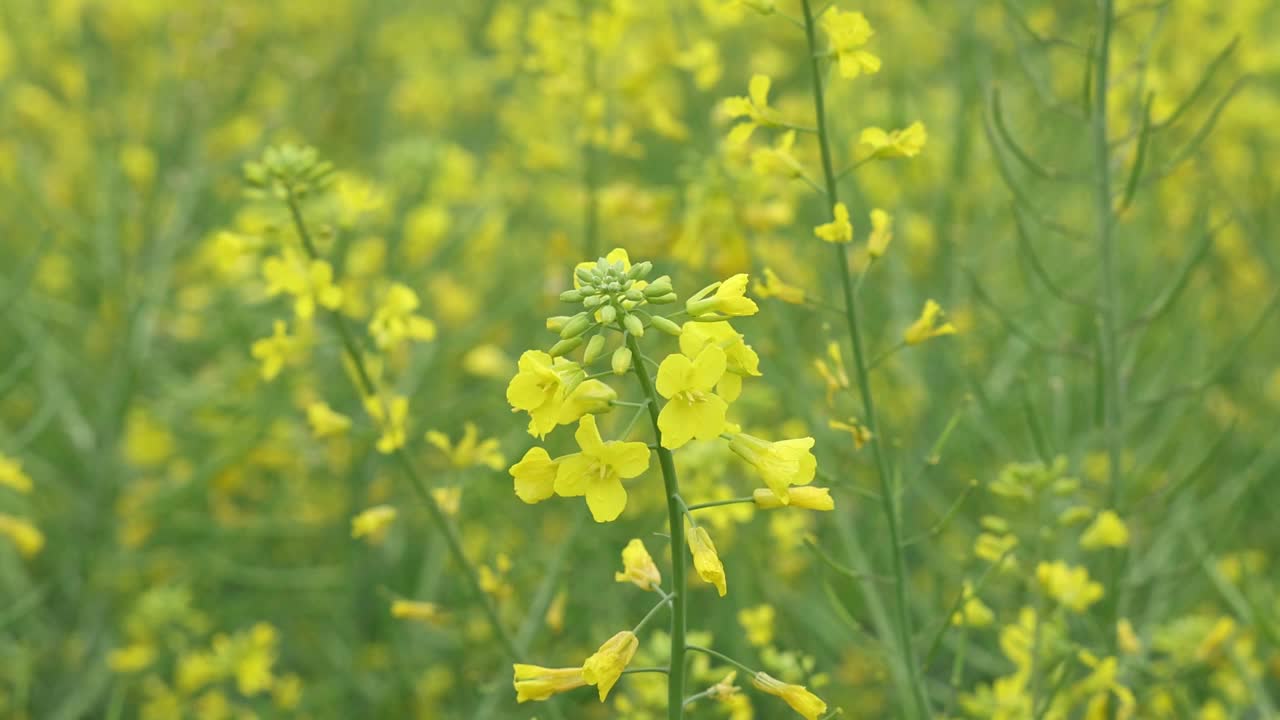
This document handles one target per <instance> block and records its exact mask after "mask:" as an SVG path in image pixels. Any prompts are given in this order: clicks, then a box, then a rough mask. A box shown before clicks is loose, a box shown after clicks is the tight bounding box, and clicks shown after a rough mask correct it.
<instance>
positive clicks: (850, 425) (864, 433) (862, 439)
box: [827, 418, 872, 450]
mask: <svg viewBox="0 0 1280 720" xmlns="http://www.w3.org/2000/svg"><path fill="white" fill-rule="evenodd" d="M827 427H829V428H831V429H832V430H840V431H842V432H847V433H849V436H850V437H852V438H853V449H854V450H861V449H862V448H863V446H865V445H866V444H867V443H869V442H871V437H872V436H871V431H870V430H868V429H867V426H866V425H863V424H862V423H860V422H858V421H857V419H856V418H849V422H844V421H841V420H828V421H827Z"/></svg>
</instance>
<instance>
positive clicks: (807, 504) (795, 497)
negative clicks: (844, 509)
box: [751, 485, 836, 510]
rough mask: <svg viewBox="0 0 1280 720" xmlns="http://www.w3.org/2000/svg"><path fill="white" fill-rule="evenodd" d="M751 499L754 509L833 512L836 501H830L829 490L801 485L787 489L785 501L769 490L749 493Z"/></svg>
mask: <svg viewBox="0 0 1280 720" xmlns="http://www.w3.org/2000/svg"><path fill="white" fill-rule="evenodd" d="M751 499H752V500H754V501H755V504H756V507H758V508H760V509H762V510H773V509H775V508H780V507H793V508H800V509H802V510H835V509H836V501H835V500H832V499H831V489H830V488H824V487H814V486H812V485H802V486H800V487H789V488H787V492H786V499H785V501H784V500H783V499H782V498H779V497H778V496H777V495H776V494H775V493H774V492H773V490H772V489H770V488H756V489H755V490H753V491H751Z"/></svg>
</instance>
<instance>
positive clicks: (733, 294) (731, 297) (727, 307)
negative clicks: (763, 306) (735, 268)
mask: <svg viewBox="0 0 1280 720" xmlns="http://www.w3.org/2000/svg"><path fill="white" fill-rule="evenodd" d="M747 279H748V278H747V274H746V273H738V274H737V275H734V276H733V277H730V278H729V279H728V280H725V281H723V282H717V283H712V284H710V285H708V286H707V287H704V288H702V289H701V290H699V291H698V292H697V293H694V295H693V297H691V298H689V299H688V300H687V301H685V304H684V309H685V311H686V312H688V313H689V315H690V316H692V317H695V318H696V317H702V316H704V315H710V314H713V313H714V314H717V315H723V316H725V317H746V316H748V315H755V314H756V313H757V312H760V306H759V305H756V303H755V301H754V300H752V299H751V298H749V297H746V292H747ZM712 293H714V294H712ZM708 295H710V297H708Z"/></svg>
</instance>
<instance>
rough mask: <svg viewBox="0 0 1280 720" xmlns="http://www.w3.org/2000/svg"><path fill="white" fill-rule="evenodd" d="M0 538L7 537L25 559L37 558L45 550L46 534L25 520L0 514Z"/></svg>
mask: <svg viewBox="0 0 1280 720" xmlns="http://www.w3.org/2000/svg"><path fill="white" fill-rule="evenodd" d="M0 537H7V538H9V541H10V542H12V543H13V545H14V547H16V548H17V549H18V554H19V555H22V556H23V557H25V558H30V557H35V556H36V554H38V553H39V552H40V550H41V549H43V548H44V533H42V532H40V529H39V528H37V527H36V526H35V525H33V524H31V522H30V521H28V520H24V519H23V518H20V517H17V516H14V515H6V514H5V513H0Z"/></svg>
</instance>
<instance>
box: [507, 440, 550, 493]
mask: <svg viewBox="0 0 1280 720" xmlns="http://www.w3.org/2000/svg"><path fill="white" fill-rule="evenodd" d="M559 468H560V465H559V462H558V461H556V460H552V459H551V456H550V455H548V454H547V451H546V450H543V449H542V448H540V447H532V448H529V451H528V452H526V453H525V454H524V457H522V458H520V462H518V463H516V464H515V465H512V466H511V469H509V470H508V471H507V472H508V473H510V475H511V477H512V478H514V479H515V487H516V496H517V497H519V498H520V499H521V500H523V501H525V502H527V503H529V504H530V505H532V504H533V503H536V502H542V501H543V500H546V499H547V498H549V497H551V496H552V495H554V494H555V485H556V472H557V471H558V470H559Z"/></svg>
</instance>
